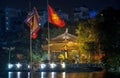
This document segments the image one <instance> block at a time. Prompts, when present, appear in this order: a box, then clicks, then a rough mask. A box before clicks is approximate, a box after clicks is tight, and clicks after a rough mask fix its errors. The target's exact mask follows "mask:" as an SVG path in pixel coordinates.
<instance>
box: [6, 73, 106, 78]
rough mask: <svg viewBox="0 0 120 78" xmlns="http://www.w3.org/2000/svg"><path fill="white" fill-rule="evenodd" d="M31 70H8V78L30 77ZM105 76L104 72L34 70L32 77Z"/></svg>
mask: <svg viewBox="0 0 120 78" xmlns="http://www.w3.org/2000/svg"><path fill="white" fill-rule="evenodd" d="M30 76H31V73H30V72H8V78H30ZM98 77H99V78H104V73H103V72H74V73H72V72H71V73H66V72H33V73H32V78H98Z"/></svg>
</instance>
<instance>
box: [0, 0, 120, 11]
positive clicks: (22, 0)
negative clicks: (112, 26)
mask: <svg viewBox="0 0 120 78" xmlns="http://www.w3.org/2000/svg"><path fill="white" fill-rule="evenodd" d="M30 1H31V3H32V4H31V5H32V7H33V6H36V7H37V9H43V8H44V9H45V8H46V4H47V3H46V1H47V0H0V8H4V7H11V8H17V9H25V10H29V3H30ZM49 4H50V5H51V6H52V7H53V8H60V9H62V10H63V11H65V12H69V10H71V9H73V7H75V6H82V5H86V6H87V7H88V8H89V9H95V10H101V9H103V8H106V7H109V6H112V7H113V8H116V9H120V0H49Z"/></svg>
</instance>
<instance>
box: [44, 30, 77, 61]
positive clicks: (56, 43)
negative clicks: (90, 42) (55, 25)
mask: <svg viewBox="0 0 120 78" xmlns="http://www.w3.org/2000/svg"><path fill="white" fill-rule="evenodd" d="M76 41H77V37H76V36H75V35H72V34H70V33H68V29H66V31H65V32H64V33H63V34H60V35H58V36H56V37H54V38H51V39H50V44H49V46H50V52H51V53H53V54H54V56H55V55H56V53H58V52H59V53H62V54H64V58H66V59H67V57H68V55H69V51H71V50H77V49H78V44H77V42H76ZM42 48H43V50H48V44H46V45H42Z"/></svg>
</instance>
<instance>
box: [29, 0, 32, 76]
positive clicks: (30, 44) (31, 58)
mask: <svg viewBox="0 0 120 78" xmlns="http://www.w3.org/2000/svg"><path fill="white" fill-rule="evenodd" d="M29 10H31V0H30V2H29ZM31 31H32V29H30V73H31V74H30V78H33V73H32V68H33V66H32V38H31Z"/></svg>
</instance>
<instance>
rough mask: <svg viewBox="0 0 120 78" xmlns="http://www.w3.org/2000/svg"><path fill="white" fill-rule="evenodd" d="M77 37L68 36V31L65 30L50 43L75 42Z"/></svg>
mask: <svg viewBox="0 0 120 78" xmlns="http://www.w3.org/2000/svg"><path fill="white" fill-rule="evenodd" d="M76 39H77V37H76V36H75V35H72V34H69V33H68V29H66V31H65V33H63V34H61V35H58V36H56V37H54V38H51V39H50V41H52V42H64V41H76Z"/></svg>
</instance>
